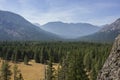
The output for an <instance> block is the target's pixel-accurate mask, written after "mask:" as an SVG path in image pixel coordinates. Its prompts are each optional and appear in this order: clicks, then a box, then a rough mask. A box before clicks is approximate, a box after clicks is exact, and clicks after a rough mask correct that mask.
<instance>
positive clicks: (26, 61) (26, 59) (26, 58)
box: [24, 55, 29, 65]
mask: <svg viewBox="0 0 120 80" xmlns="http://www.w3.org/2000/svg"><path fill="white" fill-rule="evenodd" d="M28 62H29V59H28V56H27V55H25V57H24V64H26V65H28Z"/></svg>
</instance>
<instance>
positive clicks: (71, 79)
mask: <svg viewBox="0 0 120 80" xmlns="http://www.w3.org/2000/svg"><path fill="white" fill-rule="evenodd" d="M110 49H111V44H105V43H87V42H35V41H34V42H0V58H1V59H3V60H7V61H12V62H13V63H18V62H24V63H25V64H26V65H28V64H29V61H30V60H33V59H34V60H35V62H36V63H42V64H47V65H48V66H47V70H46V80H89V79H92V80H95V79H96V76H97V74H98V71H99V70H100V69H101V67H102V66H103V63H104V62H105V60H106V58H107V57H108V55H109V52H110ZM53 63H58V64H59V67H58V70H57V71H55V70H54V68H53ZM56 75H57V76H56Z"/></svg>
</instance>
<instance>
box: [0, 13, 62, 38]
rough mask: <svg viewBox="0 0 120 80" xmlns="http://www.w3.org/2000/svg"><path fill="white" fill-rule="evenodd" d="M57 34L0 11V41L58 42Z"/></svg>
mask: <svg viewBox="0 0 120 80" xmlns="http://www.w3.org/2000/svg"><path fill="white" fill-rule="evenodd" d="M56 39H60V37H58V36H57V35H55V34H52V33H50V32H47V31H44V30H42V29H40V28H39V27H37V26H35V25H33V24H32V23H30V22H29V21H27V20H26V19H24V18H23V17H22V16H20V15H18V14H15V13H12V12H8V11H0V40H56Z"/></svg>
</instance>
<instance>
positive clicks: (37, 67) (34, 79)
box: [0, 60, 45, 80]
mask: <svg viewBox="0 0 120 80" xmlns="http://www.w3.org/2000/svg"><path fill="white" fill-rule="evenodd" d="M1 63H2V61H1V62H0V66H1ZM9 64H10V65H11V70H13V66H14V64H13V63H12V62H9ZM17 65H18V68H19V69H20V71H21V73H22V75H23V78H24V80H43V79H44V72H45V65H43V64H38V63H35V62H34V61H33V60H32V61H30V62H29V65H24V63H23V62H21V63H18V64H17ZM11 80H13V75H12V77H11Z"/></svg>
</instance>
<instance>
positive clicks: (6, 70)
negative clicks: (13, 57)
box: [0, 61, 12, 80]
mask: <svg viewBox="0 0 120 80" xmlns="http://www.w3.org/2000/svg"><path fill="white" fill-rule="evenodd" d="M11 75H12V72H11V71H10V65H9V64H8V62H6V61H4V62H3V63H2V66H1V75H0V76H1V77H0V78H1V79H0V80H10V79H11Z"/></svg>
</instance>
